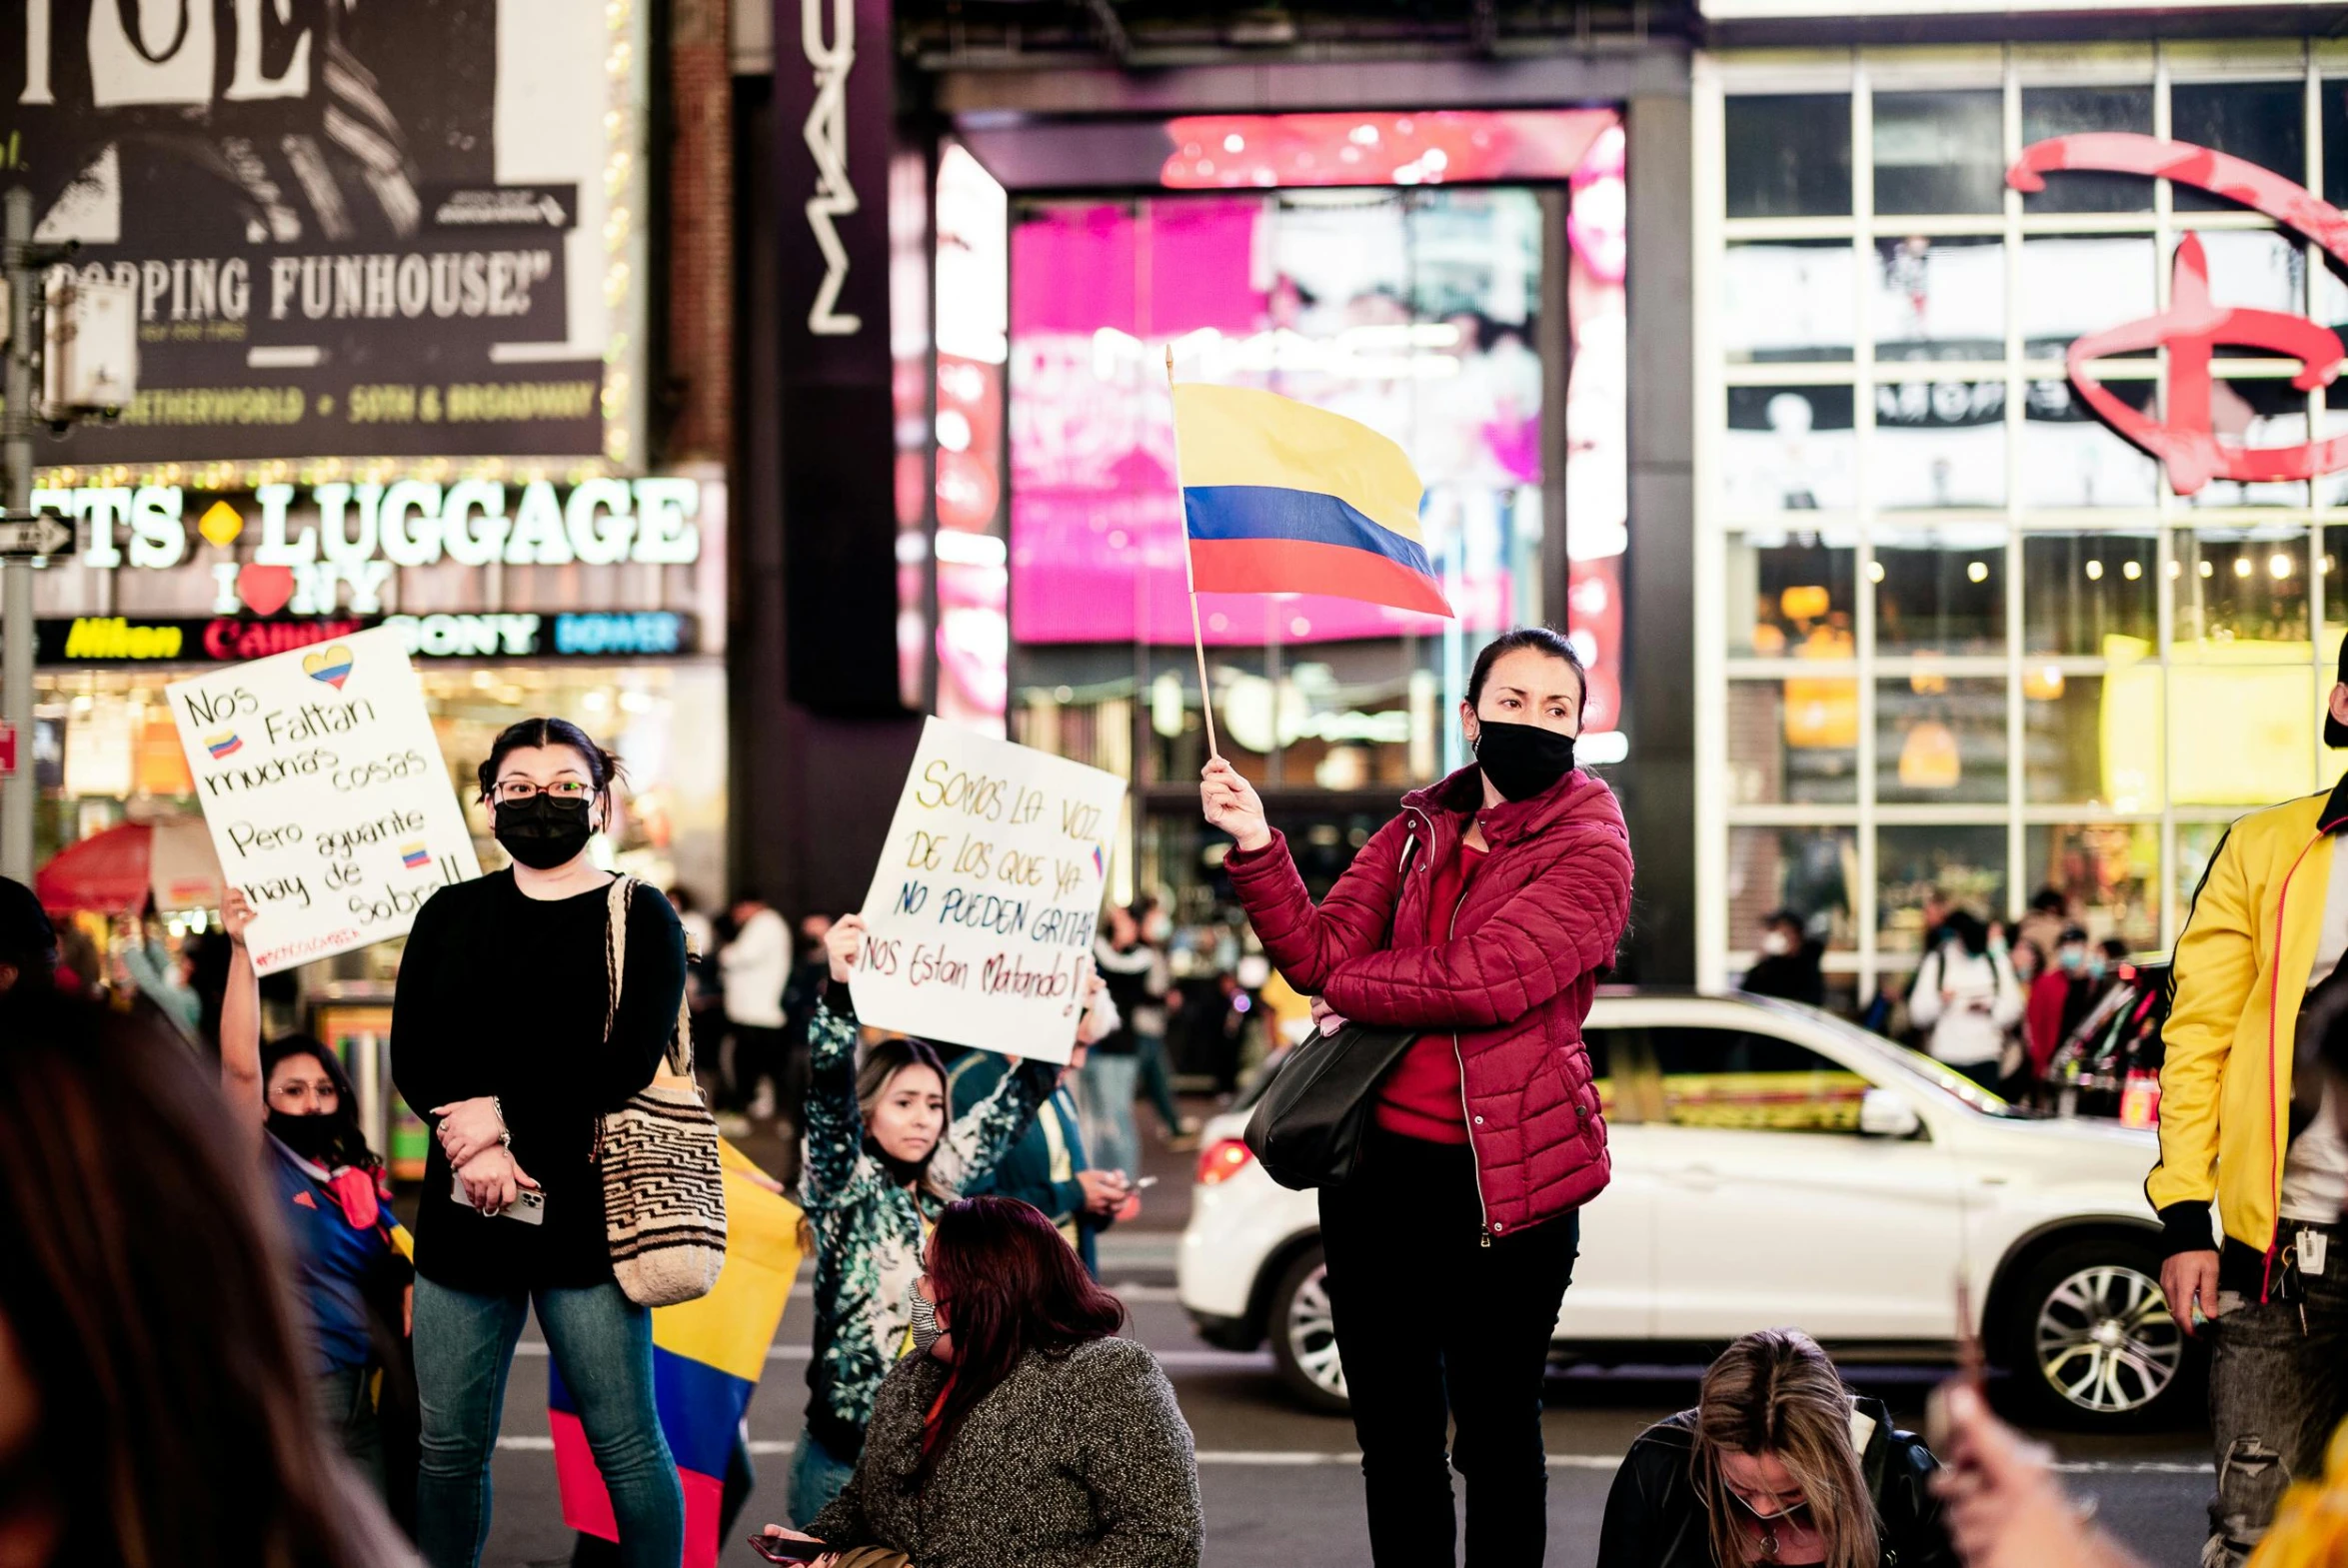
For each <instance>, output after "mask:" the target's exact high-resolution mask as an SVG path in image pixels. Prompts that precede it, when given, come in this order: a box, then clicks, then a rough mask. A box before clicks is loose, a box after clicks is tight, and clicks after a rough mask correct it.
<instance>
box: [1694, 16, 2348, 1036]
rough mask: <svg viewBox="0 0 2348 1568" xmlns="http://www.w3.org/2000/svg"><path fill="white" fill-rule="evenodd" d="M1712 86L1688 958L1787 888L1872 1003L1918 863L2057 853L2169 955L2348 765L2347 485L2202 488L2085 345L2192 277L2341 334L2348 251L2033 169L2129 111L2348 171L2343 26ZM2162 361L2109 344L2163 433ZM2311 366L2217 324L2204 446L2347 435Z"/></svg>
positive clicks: (2115, 932)
mask: <svg viewBox="0 0 2348 1568" xmlns="http://www.w3.org/2000/svg"><path fill="white" fill-rule="evenodd" d="M1693 116H1694V131H1695V149H1696V150H1695V170H1694V185H1695V225H1694V232H1695V257H1694V270H1693V276H1694V290H1693V299H1692V302H1691V304H1692V309H1693V312H1694V324H1695V345H1696V349H1695V352H1696V364H1695V388H1696V401H1695V406H1696V411H1697V426H1696V453H1695V472H1696V489H1695V496H1696V500H1695V530H1696V564H1697V570H1696V582H1695V594H1696V605H1695V612H1696V613H1695V623H1696V668H1697V673H1698V679H1697V682H1696V698H1695V701H1696V704H1697V714H1696V719H1697V724H1696V739H1697V790H1696V794H1697V802H1698V813H1699V827H1698V831H1699V843H1698V853H1697V904H1698V908H1697V949H1698V950H1697V967H1698V977H1699V980H1700V981H1701V982H1702V983H1704V984H1707V985H1720V984H1725V983H1732V982H1733V980H1734V978H1735V976H1736V975H1737V974H1738V973H1739V972H1740V971H1741V970H1742V969H1743V968H1744V967H1745V966H1746V965H1747V964H1748V963H1749V962H1750V961H1751V957H1752V954H1751V951H1750V949H1751V947H1752V944H1753V941H1754V939H1755V938H1756V937H1757V936H1758V934H1759V921H1760V918H1761V916H1762V915H1763V914H1764V913H1765V912H1766V911H1768V910H1771V909H1774V908H1777V907H1779V906H1790V907H1792V908H1794V909H1795V910H1797V911H1799V912H1800V913H1801V914H1802V915H1803V916H1804V917H1805V918H1807V919H1808V920H1809V922H1810V924H1811V928H1812V929H1813V931H1814V932H1816V933H1817V934H1818V935H1819V936H1821V937H1822V938H1823V939H1824V940H1825V941H1826V944H1827V948H1828V954H1827V967H1828V970H1829V974H1830V981H1831V983H1832V986H1833V988H1834V991H1835V995H1834V998H1833V999H1834V1000H1836V1001H1837V1002H1838V1003H1840V1004H1842V1005H1845V1006H1850V1005H1856V1004H1858V1003H1860V1002H1862V1001H1863V1000H1864V999H1865V998H1867V997H1868V996H1870V995H1872V993H1873V991H1874V989H1875V988H1876V984H1877V981H1878V979H1879V978H1881V977H1883V976H1886V975H1895V974H1898V973H1901V972H1903V971H1905V970H1907V969H1910V968H1912V967H1913V965H1914V964H1915V962H1916V958H1917V949H1918V947H1919V944H1920V937H1921V933H1922V927H1923V918H1924V915H1923V909H1924V904H1925V901H1926V899H1927V898H1928V897H1929V896H1931V895H1933V894H1935V893H1937V894H1939V895H1940V896H1941V897H1943V898H1946V899H1948V900H1951V901H1952V902H1957V903H1963V904H1968V905H1970V906H1972V907H1974V908H1975V909H1977V910H1979V911H1981V912H1983V913H1995V914H2004V915H2008V916H2012V915H2018V914H2019V913H2020V912H2021V910H2022V909H2023V908H2024V907H2025V906H2026V904H2027V903H2028V901H2029V899H2030V897H2031V895H2032V894H2033V893H2034V892H2035V891H2036V890H2037V889H2039V888H2041V887H2045V886H2050V885H2051V886H2055V887H2059V888H2061V889H2062V890H2063V891H2064V892H2065V893H2066V894H2068V895H2069V897H2070V898H2071V900H2072V903H2073V905H2074V907H2075V909H2076V910H2077V911H2078V912H2079V914H2080V916H2081V918H2082V921H2083V923H2084V924H2086V925H2087V926H2088V928H2089V930H2090V931H2091V933H2092V934H2093V935H2095V936H2096V937H2098V938H2101V937H2106V936H2117V937H2119V938H2120V939H2121V940H2123V941H2125V942H2126V943H2127V944H2128V946H2129V947H2131V948H2133V949H2137V950H2139V951H2153V950H2157V949H2164V948H2166V947H2167V946H2168V945H2170V944H2171V943H2172V942H2173V941H2174V939H2175V936H2176V932H2177V929H2178V926H2179V925H2180V923H2181V922H2182V921H2183V919H2184V917H2185V915H2186V913H2187V912H2188V910H2189V908H2190V905H2191V900H2192V895H2193V891H2194V887H2195V884H2196V883H2197V881H2198V880H2199V878H2200V875H2201V872H2202V868H2203V866H2204V865H2205V864H2206V863H2207V860H2208V857H2209V855H2210V853H2211V851H2212V849H2213V848H2214V847H2215V844H2216V842H2217V840H2218V838H2219V836H2220V835H2221V834H2222V833H2223V832H2224V830H2225V825H2226V823H2227V822H2229V821H2230V820H2231V819H2232V818H2233V817H2235V816H2237V815H2239V814H2241V812H2242V811H2243V810H2245V809H2247V808H2249V807H2252V806H2256V805H2260V804H2264V803H2267V802H2269V801H2272V800H2276V799H2280V798H2283V797H2286V796H2290V795H2294V794H2299V793H2304V792H2306V791H2309V790H2312V789H2317V788H2321V787H2325V786H2327V785H2328V784H2330V782H2331V781H2332V780H2333V779H2335V778H2336V777H2337V776H2338V775H2339V772H2340V770H2341V768H2342V766H2343V762H2344V761H2348V759H2344V758H2343V756H2342V755H2340V754H2333V753H2329V752H2327V751H2326V750H2325V749H2324V748H2323V747H2322V745H2321V742H2320V728H2321V723H2320V722H2321V717H2322V713H2323V704H2324V701H2325V699H2326V695H2327V693H2328V692H2329V690H2330V687H2331V685H2332V680H2333V675H2332V672H2333V666H2334V661H2335V659H2336V657H2337V653H2338V649H2339V644H2340V639H2341V635H2342V631H2343V627H2344V625H2348V602H2344V600H2343V596H2344V595H2348V581H2344V580H2343V577H2342V564H2343V563H2344V562H2348V475H2341V474H2333V475H2328V476H2322V477H2319V478H2317V479H2316V480H2314V481H2313V482H2312V483H2309V482H2289V483H2237V482H2233V481H2229V480H2225V479H2216V480H2212V481H2211V482H2209V483H2207V484H2206V485H2203V486H2200V487H2199V488H2197V489H2196V488H2193V487H2192V486H2191V485H2190V484H2189V483H2188V484H2187V486H2186V487H2185V490H2184V492H2183V493H2181V492H2180V489H2179V487H2178V486H2177V485H2176V484H2173V483H2172V481H2171V476H2170V475H2169V474H2168V473H2167V472H2164V470H2163V469H2162V467H2161V465H2160V464H2158V463H2156V462H2155V461H2154V459H2153V458H2151V457H2149V456H2147V455H2146V454H2145V453H2144V452H2143V451H2142V450H2141V449H2139V448H2138V447H2136V446H2134V445H2131V444H2130V443H2129V442H2127V441H2125V440H2123V439H2122V438H2121V437H2120V436H2119V435H2118V434H2116V433H2115V432H2114V431H2113V429H2112V428H2111V427H2110V426H2109V425H2107V424H2106V423H2105V422H2104V421H2103V420H2102V419H2100V418H2098V417H2097V416H2096V415H2095V413H2094V412H2093V411H2092V410H2091V408H2090V407H2089V403H2088V400H2087V397H2086V396H2085V395H2084V394H2083V392H2082V390H2081V388H2080V387H2079V386H2077V385H2074V383H2073V380H2072V378H2071V374H2070V372H2069V370H2068V368H2067V367H2066V364H2065V355H2066V353H2067V351H2068V350H2069V348H2070V346H2071V344H2072V343H2073V342H2075V341H2077V340H2079V339H2081V338H2084V337H2087V336H2088V335H2090V334H2097V333H2103V332H2106V331H2109V330H2110V329H2113V328H2118V327H2123V326H2126V325H2129V324H2131V323H2139V322H2142V321H2144V320H2145V319H2147V318H2152V317H2155V316H2157V315H2159V314H2160V313H2162V312H2165V311H2167V310H2168V309H2169V308H2170V306H2171V304H2172V301H2173V300H2175V299H2176V298H2177V291H2178V290H2179V289H2182V290H2184V291H2185V297H2186V298H2187V299H2188V300H2189V299H2190V298H2191V297H2192V294H2193V291H2194V290H2196V289H2198V288H2199V287H2201V285H2200V283H2199V279H2200V278H2201V277H2203V276H2205V277H2206V279H2207V284H2206V287H2207V291H2208V296H2209V298H2210V299H2211V300H2212V301H2214V302H2215V304H2217V305H2218V306H2220V307H2223V306H2236V307H2249V308H2253V309H2257V310H2262V311H2268V312H2274V313H2277V314H2279V315H2283V316H2290V317H2307V318H2311V319H2312V320H2313V321H2315V322H2317V323H2320V324H2323V325H2325V326H2337V325H2338V324H2340V323H2341V322H2343V321H2344V320H2348V283H2344V282H2343V280H2342V276H2341V274H2340V272H2339V271H2338V270H2337V267H2336V264H2335V263H2333V262H2332V261H2331V259H2330V258H2329V257H2328V256H2327V255H2326V254H2325V252H2324V251H2323V250H2322V248H2321V247H2320V246H2318V245H2316V244H2315V243H2313V242H2312V241H2310V240H2309V239H2307V238H2306V237H2305V236H2302V235H2299V234H2297V233H2294V232H2291V231H2290V230H2288V229H2284V228H2281V227H2279V226H2278V225H2277V224H2275V223H2274V222H2272V221H2271V220H2269V219H2267V218H2265V217H2262V216H2260V215H2259V214H2257V213H2255V212H2252V211H2249V210H2247V209H2244V208H2242V207H2239V206H2236V205H2234V204H2232V203H2230V202H2227V201H2225V200H2223V199H2221V198H2218V197H2215V196H2212V195H2209V194H2207V193H2205V192H2203V191H2201V190H2198V189H2195V188H2192V187H2190V186H2188V185H2185V184H2182V183H2176V184H2172V182H2170V181H2167V180H2155V179H2150V178H2143V177H2138V176H2132V175H2124V174H2111V173H2068V172H2063V173H2051V174H2048V175H2047V176H2046V177H2045V189H2044V190H2043V191H2042V192H2039V193H2035V194H2028V195H2025V194H2023V193H2022V192H2020V191H2018V190H2016V189H2013V188H2011V187H2010V186H2009V185H2008V183H2007V180H2006V171H2007V170H2008V168H2009V167H2011V166H2012V165H2013V163H2014V161H2015V159H2016V158H2017V157H2018V156H2019V155H2020V154H2021V152H2022V150H2023V149H2024V148H2025V147H2027V146H2030V145H2032V144H2035V143H2039V142H2042V141H2045V140H2047V139H2049V138H2054V137H2061V136H2067V135H2071V134H2075V133H2081V132H2111V131H2121V132H2136V133H2140V134H2143V135H2146V136H2152V137H2160V138H2168V139H2173V140H2176V141H2179V142H2186V143H2191V144H2194V145H2196V146H2200V147H2206V148H2212V149H2215V150H2217V151H2220V152H2224V153H2228V154H2231V155H2233V156H2235V157H2238V158H2241V159H2244V160H2246V161H2248V162H2250V163H2253V164H2257V165H2259V166H2261V167H2263V168H2265V169H2268V170H2270V171H2273V172H2275V173H2276V174H2279V175H2281V176H2282V177H2284V178H2285V179H2287V180H2290V181H2292V182H2295V183H2297V184H2300V185H2303V186H2305V187H2306V189H2307V190H2309V191H2311V192H2314V193H2316V194H2318V195H2320V196H2323V197H2325V198H2326V199H2327V200H2329V201H2332V202H2334V203H2338V202H2341V201H2342V200H2343V199H2348V48H2342V47H2340V46H2337V45H2333V44H2329V43H2302V42H2300V41H2297V40H2286V41H2259V42H2194V43H2184V44H2175V43H2171V44H2154V43H2143V44H2130V45H2112V46H2105V45H2096V46H2039V45H2019V44H2015V45H1989V46H1973V47H1958V48H1933V49H1909V50H1895V49H1886V50H1876V49H1865V48H1861V49H1855V50H1854V49H1847V48H1845V49H1837V50H1833V51H1766V52H1762V51H1753V52H1744V53H1724V54H1719V55H1714V56H1709V57H1699V58H1698V60H1697V62H1696V68H1695V76H1694V101H1693ZM2154 336H2157V334H2154ZM2170 358H2171V350H2170V349H2168V348H2167V347H2158V346H2156V347H2153V348H2149V349H2144V348H2139V349H2134V350H2132V351H2130V352H2129V353H2127V354H2125V355H2121V356H2117V357H2113V358H2107V359H2101V360H2098V361H2096V362H2095V363H2093V364H2092V365H2091V366H2088V367H2084V369H2085V371H2086V374H2087V376H2088V378H2089V379H2091V381H2092V383H2093V384H2094V385H2097V386H2100V387H2102V388H2103V389H2105V390H2107V391H2108V392H2109V394H2110V395H2111V396H2112V397H2113V398H2115V399H2117V401H2118V404H2119V405H2120V406H2122V407H2124V408H2125V409H2128V410H2133V411H2136V412H2139V413H2142V414H2145V415H2146V416H2148V417H2149V418H2150V419H2152V420H2153V421H2155V422H2156V423H2157V422H2160V421H2163V420H2166V421H2168V422H2169V423H2170V424H2172V425H2173V424H2176V423H2178V422H2180V421H2189V419H2190V414H2191V411H2183V410H2180V409H2178V408H2173V407H2170V403H2171V398H2170V395H2169V393H2168V391H2167V380H2168V375H2169V372H2170V370H2171V368H2172V367H2171V364H2170ZM2301 370H2302V367H2301V366H2300V364H2299V363H2298V362H2297V361H2295V360H2291V359H2288V358H2283V357H2278V356H2276V355H2275V354H2274V353H2273V352H2272V351H2264V350H2260V349H2257V348H2240V347H2236V346H2233V345H2228V344H2224V343H2220V344H2219V345H2218V346H2217V348H2216V351H2215V358H2214V361H2213V362H2212V363H2211V366H2210V375H2211V378H2212V379H2211V382H2210V390H2209V393H2208V397H2209V403H2210V407H2209V411H2208V417H2207V424H2208V428H2210V429H2211V430H2212V431H2213V432H2214V434H2215V436H2216V439H2217V441H2218V443H2219V444H2220V447H2221V449H2222V448H2225V447H2229V446H2243V447H2268V448H2275V447H2291V446H2296V445H2299V444H2302V443H2306V442H2310V441H2322V440H2325V439H2326V438H2328V437H2331V436H2333V435H2336V434H2339V433H2340V432H2342V431H2344V430H2348V391H2343V390H2342V389H2340V388H2337V387H2335V388H2333V389H2330V390H2328V391H2327V390H2326V389H2324V388H2322V387H2318V388H2316V389H2315V390H2314V391H2312V392H2310V391H2302V390H2301V389H2300V388H2299V387H2297V386H2295V385H2294V378H2295V377H2297V376H2298V375H2299V374H2300V372H2301ZM2188 385H2190V383H2188Z"/></svg>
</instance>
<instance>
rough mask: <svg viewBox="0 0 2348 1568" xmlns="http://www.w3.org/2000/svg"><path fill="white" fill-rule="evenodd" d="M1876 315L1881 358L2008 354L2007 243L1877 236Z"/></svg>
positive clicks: (1973, 357)
mask: <svg viewBox="0 0 2348 1568" xmlns="http://www.w3.org/2000/svg"><path fill="white" fill-rule="evenodd" d="M1874 323H1875V358H1876V359H1878V360H1999V359H2003V358H2005V245H2004V244H2003V242H2001V241H1998V240H1991V239H1980V238H1974V237H1967V238H1963V239H1954V240H1945V239H1944V240H1934V239H1926V238H1924V237H1923V236H1921V235H1913V236H1909V237H1907V238H1904V239H1897V240H1877V241H1876V242H1875V300H1874ZM1998 412H1999V415H2000V417H2002V416H2003V412H2004V404H2003V400H2002V399H2001V400H2000V401H1999V405H1998ZM1877 420H1878V423H1880V422H1881V416H1880V415H1878V416H1877Z"/></svg>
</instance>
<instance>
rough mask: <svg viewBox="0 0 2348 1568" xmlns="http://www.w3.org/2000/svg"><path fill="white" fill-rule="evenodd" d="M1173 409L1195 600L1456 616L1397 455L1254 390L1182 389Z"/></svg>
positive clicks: (1362, 434)
mask: <svg viewBox="0 0 2348 1568" xmlns="http://www.w3.org/2000/svg"><path fill="white" fill-rule="evenodd" d="M1174 445H1175V452H1176V456H1177V459H1178V461H1179V463H1180V466H1181V480H1182V516H1183V521H1184V523H1185V525H1186V527H1187V530H1188V533H1189V546H1190V587H1191V590H1192V591H1193V592H1197V593H1209V594H1333V595H1336V596H1337V597H1338V598H1340V599H1361V600H1367V601H1368V602H1369V603H1371V604H1373V605H1391V606H1393V607H1394V608H1396V609H1398V610H1417V611H1423V612H1425V613H1426V614H1428V615H1436V616H1448V615H1449V614H1450V613H1451V607H1450V605H1449V604H1448V603H1447V602H1446V601H1445V600H1444V598H1443V594H1442V590H1441V589H1440V588H1439V587H1438V586H1437V585H1436V578H1435V570H1434V567H1433V564H1432V563H1430V562H1429V561H1428V560H1427V556H1426V546H1425V544H1424V542H1423V541H1421V539H1420V538H1419V534H1418V498H1419V495H1420V492H1421V487H1420V485H1419V483H1418V476H1417V474H1415V473H1414V472H1412V470H1411V468H1410V460H1409V459H1408V458H1407V457H1405V456H1403V454H1402V449H1401V448H1400V447H1397V446H1395V445H1394V444H1393V443H1392V442H1390V441H1388V440H1386V438H1385V437H1383V436H1381V435H1379V434H1378V433H1377V432H1375V431H1373V430H1371V429H1370V428H1369V427H1368V426H1366V425H1361V424H1357V423H1355V422H1354V421H1352V420H1349V419H1346V418H1344V417H1343V416H1342V415H1338V414H1330V413H1328V412H1326V411H1325V410H1322V409H1316V408H1312V407H1309V406H1308V405H1305V404H1302V403H1297V402H1295V401H1293V400H1291V399H1288V398H1283V397H1280V396H1279V395H1278V394H1276V393H1270V392H1258V391H1256V390H1254V389H1253V388H1250V387H1216V386H1209V385H1206V384H1204V383H1200V382H1188V383H1178V384H1176V385H1175V387H1174Z"/></svg>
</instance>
